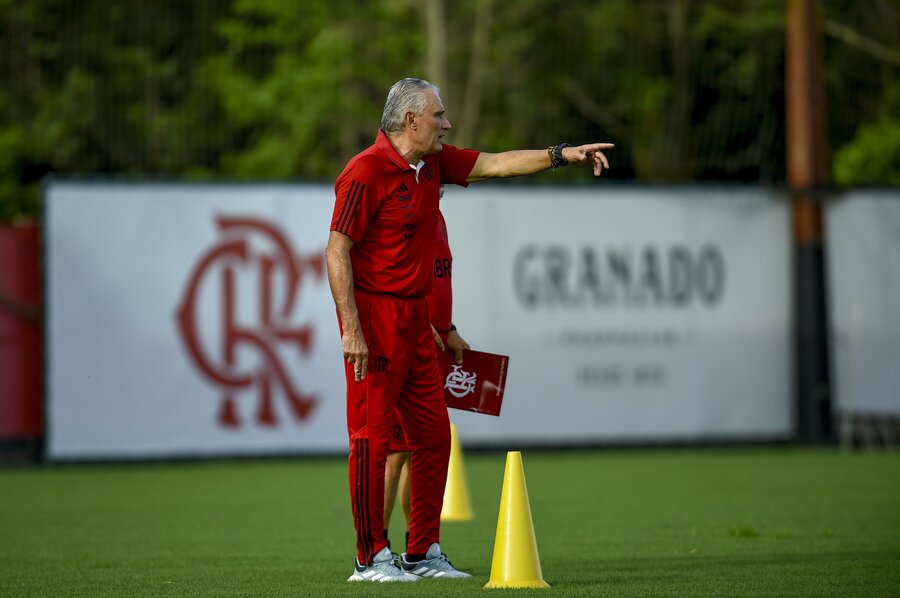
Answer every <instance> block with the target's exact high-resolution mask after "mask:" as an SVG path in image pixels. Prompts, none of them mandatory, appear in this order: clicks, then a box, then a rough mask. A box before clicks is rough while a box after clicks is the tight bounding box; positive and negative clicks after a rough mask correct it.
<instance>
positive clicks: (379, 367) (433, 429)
mask: <svg viewBox="0 0 900 598" xmlns="http://www.w3.org/2000/svg"><path fill="white" fill-rule="evenodd" d="M355 296H356V307H357V309H358V310H359V319H360V323H361V324H362V329H363V335H364V336H365V339H366V344H367V345H368V347H369V364H368V370H367V374H366V378H365V380H362V381H360V382H357V381H356V380H355V379H354V375H353V366H352V365H351V364H349V363H346V362H345V369H344V374H345V376H346V379H347V431H348V432H349V435H350V467H349V469H350V501H351V504H352V507H353V522H354V525H355V527H356V551H357V558H358V559H359V562H360V563H364V564H369V563H371V562H372V557H373V556H374V555H375V553H377V552H378V551H379V550H381V549H382V548H383V547H384V546H385V545H386V543H385V541H384V467H385V459H386V458H387V453H388V448H389V446H390V442H391V435H392V434H393V432H394V424H395V423H396V418H398V417H399V418H400V423H401V424H402V426H403V429H404V431H405V432H406V439H407V443H408V445H409V450H410V453H411V456H410V464H409V480H410V502H411V511H412V512H411V515H410V522H409V544H408V546H407V551H408V552H409V553H411V554H417V553H418V554H422V553H425V552H426V551H427V550H428V548H429V547H430V546H431V544H432V542H439V541H440V525H441V507H442V506H443V501H444V486H445V485H446V483H447V465H448V463H449V461H450V420H449V418H448V417H447V405H446V404H445V403H444V395H443V391H442V388H441V379H440V372H439V368H438V361H437V352H436V349H435V343H434V336H433V335H432V332H431V325H430V322H429V318H428V303H427V301H426V300H425V299H399V298H396V297H391V296H386V295H377V294H372V293H367V292H364V291H360V290H357V291H356V293H355Z"/></svg>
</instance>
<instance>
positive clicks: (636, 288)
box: [443, 185, 792, 444]
mask: <svg viewBox="0 0 900 598" xmlns="http://www.w3.org/2000/svg"><path fill="white" fill-rule="evenodd" d="M772 199H773V198H772V197H771V196H769V195H767V194H766V193H765V192H763V191H759V190H743V189H735V188H696V187H695V188H610V187H608V186H604V185H594V186H590V187H580V188H570V189H565V190H560V189H546V188H535V187H522V188H514V187H509V186H503V187H500V186H494V187H490V186H487V187H482V188H477V187H473V188H471V189H470V190H466V191H457V190H456V189H451V190H449V191H448V193H447V196H446V197H445V199H444V201H443V209H444V213H445V215H446V219H447V223H448V229H449V234H450V244H451V247H452V248H453V253H454V278H453V280H454V289H455V293H454V301H455V303H454V312H455V313H454V322H455V323H456V325H457V326H458V328H459V330H460V333H461V334H462V335H463V337H464V338H465V339H466V340H467V341H469V343H470V344H471V345H472V346H473V348H476V349H481V350H486V351H492V352H497V353H503V354H508V355H509V356H510V361H509V371H508V382H507V384H508V386H507V391H506V397H505V399H504V403H503V413H502V416H501V417H500V418H499V419H492V418H489V417H484V416H479V415H475V414H467V413H461V412H453V416H454V420H455V421H457V423H458V424H459V429H460V434H461V435H462V434H463V433H464V432H465V433H467V434H469V435H471V436H472V437H476V438H478V439H479V440H483V441H486V442H487V441H492V442H493V441H496V442H498V443H499V442H500V441H504V442H505V441H506V440H521V441H523V442H546V443H553V444H557V443H560V442H563V443H564V442H572V443H578V442H592V441H598V440H600V441H613V442H619V441H625V442H633V441H660V440H664V441H670V440H704V439H705V440H711V439H729V438H731V439H735V438H741V439H760V438H768V439H773V438H787V437H789V436H790V434H791V429H792V421H791V409H790V405H791V402H790V371H791V367H790V363H791V353H790V346H791V343H790V338H791V337H790V320H789V317H790V316H789V305H790V290H789V289H790V285H789V272H790V267H789V264H790V257H789V256H790V245H789V243H790V232H789V227H788V213H787V210H786V204H785V203H783V202H779V201H773V200H772Z"/></svg>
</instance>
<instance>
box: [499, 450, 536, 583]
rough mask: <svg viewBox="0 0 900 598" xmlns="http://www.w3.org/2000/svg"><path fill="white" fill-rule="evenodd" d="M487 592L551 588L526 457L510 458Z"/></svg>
mask: <svg viewBox="0 0 900 598" xmlns="http://www.w3.org/2000/svg"><path fill="white" fill-rule="evenodd" d="M484 587H485V588H549V587H550V585H549V584H548V583H547V582H546V581H544V576H543V574H542V573H541V559H540V557H539V556H538V549H537V540H536V539H535V537H534V523H533V522H532V520H531V506H530V505H529V504H528V488H527V487H526V486H525V469H524V468H523V467H522V453H520V452H518V451H510V452H508V453H507V454H506V473H505V474H504V475H503V493H502V494H501V496H500V516H499V517H498V518H497V537H496V539H495V540H494V561H493V563H492V564H491V579H490V581H488V582H487V585H485V586H484Z"/></svg>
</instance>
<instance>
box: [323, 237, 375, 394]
mask: <svg viewBox="0 0 900 598" xmlns="http://www.w3.org/2000/svg"><path fill="white" fill-rule="evenodd" d="M352 247H353V239H351V238H350V237H348V236H347V235H345V234H342V233H339V232H337V231H331V235H330V236H329V237H328V245H327V246H326V247H325V262H326V264H327V265H328V284H329V285H330V286H331V295H332V297H334V303H335V305H336V306H337V311H338V315H339V316H340V318H341V328H342V329H343V336H341V349H342V351H343V353H344V359H346V360H347V361H348V362H349V363H351V364H354V371H355V374H356V380H357V381H359V380H362V379H364V378H365V377H366V369H367V368H368V361H369V347H368V346H367V345H366V339H365V337H364V336H363V332H362V325H361V324H360V322H359V311H358V310H357V308H356V299H355V297H354V295H353V265H352V263H351V261H350V249H351V248H352Z"/></svg>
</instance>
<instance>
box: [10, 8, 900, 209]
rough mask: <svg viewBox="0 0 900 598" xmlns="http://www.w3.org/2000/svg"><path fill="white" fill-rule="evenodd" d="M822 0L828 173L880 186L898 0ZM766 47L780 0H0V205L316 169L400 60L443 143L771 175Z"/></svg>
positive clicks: (890, 168) (650, 172)
mask: <svg viewBox="0 0 900 598" xmlns="http://www.w3.org/2000/svg"><path fill="white" fill-rule="evenodd" d="M822 12H823V15H824V18H825V34H826V40H825V42H826V43H825V78H826V89H827V96H828V97H827V102H826V106H827V110H828V135H829V142H830V147H831V148H832V149H833V152H834V157H835V159H834V160H833V162H832V164H833V166H832V168H833V171H834V179H835V181H837V182H838V183H840V184H861V183H865V184H897V183H896V181H897V179H898V177H900V175H898V172H900V164H898V162H900V150H898V149H897V146H898V144H900V142H898V141H897V137H898V130H900V124H898V123H900V100H898V97H897V96H898V94H900V92H898V91H897V84H896V82H895V81H896V80H897V71H898V69H900V66H898V61H900V48H898V37H897V35H896V32H897V31H898V30H900V0H869V1H867V2H865V3H860V2H856V1H855V0H829V2H824V3H823V11H822ZM783 63H784V2H783V0H740V1H736V0H646V1H642V2H633V1H630V0H604V1H603V2H595V1H591V0H567V1H563V0H517V1H516V2H505V3H500V2H494V1H492V0H454V1H453V2H448V1H447V0H370V1H367V2H362V1H360V0H307V1H305V2H294V1H291V0H192V1H191V2H184V1H183V0H154V1H153V2H125V3H116V4H110V3H109V2H105V1H103V0H81V1H79V2H72V1H71V0H0V220H9V219H12V218H14V217H16V216H17V215H19V214H35V213H37V211H38V209H39V202H38V194H39V185H38V181H40V180H41V178H42V177H44V176H45V175H47V174H52V173H60V174H78V175H104V176H110V175H116V176H118V175H126V176H140V177H150V176H169V177H179V178H181V177H191V178H197V177H200V178H207V177H209V178H211V177H224V178H254V179H259V178H267V179H284V178H287V177H297V176H302V177H313V178H327V179H331V178H333V177H334V176H335V175H336V174H337V172H338V171H339V170H340V168H341V167H342V166H343V165H344V164H345V163H346V161H347V159H349V157H350V156H352V155H353V154H354V153H356V152H358V151H359V150H360V149H362V148H364V147H365V146H367V145H368V144H370V143H371V142H372V140H373V138H374V133H375V129H376V128H377V126H378V122H379V119H380V112H381V107H382V103H383V101H384V94H385V92H386V90H387V88H388V86H389V85H390V84H391V83H393V82H394V81H395V80H396V79H398V78H399V77H402V76H425V77H426V78H429V79H431V80H433V81H434V82H435V83H437V84H438V85H440V86H441V89H442V99H443V100H444V103H445V105H446V106H447V108H448V114H449V116H450V119H451V122H452V123H453V126H454V129H453V132H452V137H451V142H452V143H454V144H456V145H463V146H471V147H478V148H480V149H484V150H487V151H499V150H503V149H508V148H512V147H532V148H541V147H547V146H548V145H550V144H552V143H558V142H559V141H563V140H567V141H570V142H573V143H577V142H580V141H585V140H594V139H602V140H610V141H613V142H615V143H616V144H617V148H616V151H615V152H611V154H610V158H611V159H612V161H613V170H611V171H610V172H609V173H608V176H612V177H617V178H626V179H627V178H637V179H639V180H642V181H691V180H732V181H733V180H740V181H762V182H778V181H782V180H784V176H785V172H784V155H785V149H784V73H783V71H784V65H783ZM589 177H590V174H589V173H587V172H585V171H584V170H576V171H571V172H569V173H567V174H566V177H565V181H579V180H586V179H587V178H589ZM561 180H562V179H560V178H559V177H558V176H557V175H554V174H553V173H546V174H544V175H542V176H541V177H529V179H528V180H523V181H521V183H522V184H530V182H533V181H544V182H547V181H553V182H559V181H561Z"/></svg>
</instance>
